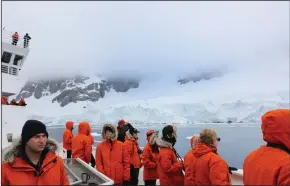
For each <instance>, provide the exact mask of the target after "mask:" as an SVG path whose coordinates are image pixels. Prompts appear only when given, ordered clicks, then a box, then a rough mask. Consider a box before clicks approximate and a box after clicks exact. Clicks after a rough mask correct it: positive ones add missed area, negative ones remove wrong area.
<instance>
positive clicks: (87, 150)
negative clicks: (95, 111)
mask: <svg viewBox="0 0 290 186" xmlns="http://www.w3.org/2000/svg"><path fill="white" fill-rule="evenodd" d="M88 132H89V123H88V122H80V124H79V127H78V134H77V135H76V136H74V137H73V139H72V158H80V159H82V160H83V161H85V162H87V163H89V162H90V161H91V153H92V145H91V139H90V138H89V137H88V136H87V134H88Z"/></svg>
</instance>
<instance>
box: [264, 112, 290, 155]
mask: <svg viewBox="0 0 290 186" xmlns="http://www.w3.org/2000/svg"><path fill="white" fill-rule="evenodd" d="M261 129H262V133H263V140H264V141H266V142H268V143H272V144H277V145H283V146H285V147H286V148H287V149H288V150H290V109H277V110H271V111H269V112H267V113H265V114H264V115H263V116H262V125H261Z"/></svg>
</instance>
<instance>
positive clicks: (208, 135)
mask: <svg viewBox="0 0 290 186" xmlns="http://www.w3.org/2000/svg"><path fill="white" fill-rule="evenodd" d="M217 137H218V136H217V134H216V131H215V130H214V129H209V128H205V129H203V130H202V131H201V133H200V135H199V139H200V141H201V143H204V144H207V145H212V144H213V142H214V140H215V139H217Z"/></svg>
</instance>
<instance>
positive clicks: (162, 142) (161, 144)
mask: <svg viewBox="0 0 290 186" xmlns="http://www.w3.org/2000/svg"><path fill="white" fill-rule="evenodd" d="M156 144H157V145H158V146H159V147H161V148H162V147H163V148H171V149H172V148H173V146H172V144H171V143H169V142H167V141H165V140H164V139H162V137H158V138H157V139H156Z"/></svg>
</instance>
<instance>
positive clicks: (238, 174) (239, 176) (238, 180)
mask: <svg viewBox="0 0 290 186" xmlns="http://www.w3.org/2000/svg"><path fill="white" fill-rule="evenodd" d="M60 145H61V146H62V143H60ZM95 151H96V147H93V155H94V156H95ZM60 156H62V157H63V158H64V159H65V158H66V150H65V149H63V153H62V154H60ZM232 172H233V174H231V181H232V185H244V184H243V170H242V169H238V171H232ZM159 184H160V183H159V180H157V185H159ZM139 185H144V181H143V168H141V169H140V172H139Z"/></svg>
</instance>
